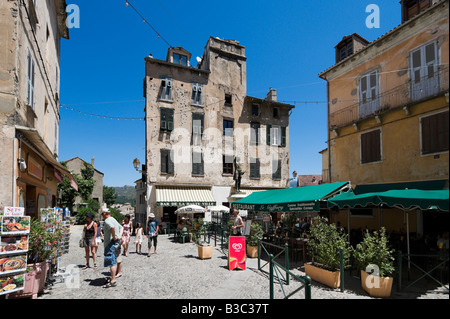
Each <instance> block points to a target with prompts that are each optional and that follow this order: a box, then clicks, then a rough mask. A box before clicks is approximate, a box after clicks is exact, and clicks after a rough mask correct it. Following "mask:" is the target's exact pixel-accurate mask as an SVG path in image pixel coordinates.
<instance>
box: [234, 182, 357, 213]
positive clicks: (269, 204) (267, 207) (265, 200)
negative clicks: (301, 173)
mask: <svg viewBox="0 0 450 319" xmlns="http://www.w3.org/2000/svg"><path fill="white" fill-rule="evenodd" d="M349 187H350V184H349V182H341V183H332V184H320V185H313V186H303V187H293V188H284V189H275V190H269V191H261V192H254V193H252V194H250V195H249V196H247V197H245V198H243V199H240V200H238V201H235V202H233V203H231V208H232V209H242V210H249V211H259V212H319V211H320V202H321V201H324V200H326V199H327V198H328V197H330V196H334V195H336V194H337V193H339V192H341V191H343V190H346V189H348V188H349Z"/></svg>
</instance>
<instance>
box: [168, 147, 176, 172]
mask: <svg viewBox="0 0 450 319" xmlns="http://www.w3.org/2000/svg"><path fill="white" fill-rule="evenodd" d="M173 157H174V152H173V151H168V156H167V162H168V167H167V174H174V172H175V165H174V162H173V159H174V158H173Z"/></svg>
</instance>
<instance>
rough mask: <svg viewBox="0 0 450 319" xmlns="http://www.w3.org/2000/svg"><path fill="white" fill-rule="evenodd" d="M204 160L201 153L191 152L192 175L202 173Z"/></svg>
mask: <svg viewBox="0 0 450 319" xmlns="http://www.w3.org/2000/svg"><path fill="white" fill-rule="evenodd" d="M204 166H205V165H204V162H203V154H202V153H195V152H194V153H192V175H203V174H204Z"/></svg>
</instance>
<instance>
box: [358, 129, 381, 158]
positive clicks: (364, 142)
mask: <svg viewBox="0 0 450 319" xmlns="http://www.w3.org/2000/svg"><path fill="white" fill-rule="evenodd" d="M380 138H381V131H380V130H375V131H371V132H368V133H364V134H361V163H371V162H377V161H380V160H381V140H380Z"/></svg>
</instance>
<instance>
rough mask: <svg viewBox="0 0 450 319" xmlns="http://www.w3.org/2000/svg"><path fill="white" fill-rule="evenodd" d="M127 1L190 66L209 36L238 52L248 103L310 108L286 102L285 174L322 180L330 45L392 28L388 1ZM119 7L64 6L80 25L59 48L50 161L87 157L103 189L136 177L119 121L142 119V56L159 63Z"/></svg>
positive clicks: (137, 136) (150, 38) (146, 30)
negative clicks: (188, 56) (270, 97)
mask: <svg viewBox="0 0 450 319" xmlns="http://www.w3.org/2000/svg"><path fill="white" fill-rule="evenodd" d="M130 2H131V3H132V5H133V6H134V7H135V8H136V9H137V10H138V11H139V12H140V13H141V14H142V15H143V16H144V17H145V18H146V20H147V21H148V22H149V23H150V24H151V25H152V26H153V27H154V28H155V29H156V30H157V31H158V32H159V33H160V34H161V35H162V37H163V38H164V39H165V40H166V41H167V42H168V43H169V44H170V45H172V46H175V47H176V46H182V47H183V48H185V49H186V50H188V51H189V52H191V53H192V60H191V64H192V65H194V66H195V65H196V64H197V63H196V60H195V58H196V57H197V56H201V55H202V53H203V51H204V47H205V45H206V42H207V40H208V38H209V37H210V36H215V37H219V38H222V39H235V40H237V41H239V42H240V44H241V45H243V46H245V47H246V56H247V94H248V95H250V96H254V97H259V98H264V97H265V95H266V93H267V92H268V90H269V88H270V87H273V88H275V89H277V90H278V101H308V102H310V103H295V109H294V111H293V113H292V115H291V117H290V171H291V172H292V171H294V170H295V171H297V172H298V174H302V175H306V174H321V173H322V158H321V155H320V154H319V152H320V151H321V150H323V149H325V148H326V147H327V144H326V139H327V131H326V104H325V103H323V101H326V82H325V81H324V80H322V79H320V78H319V77H318V74H319V73H320V72H321V71H323V70H325V69H327V68H329V67H330V66H332V65H333V64H334V62H335V61H334V59H335V53H334V46H335V45H336V44H337V43H338V42H339V41H340V40H341V39H342V37H344V36H346V35H349V34H352V33H354V32H356V33H358V34H360V35H361V36H363V37H364V38H366V39H367V40H369V41H373V40H375V39H376V38H378V37H379V36H381V35H383V34H385V33H386V32H388V31H390V30H391V29H393V28H394V27H396V26H397V25H399V24H400V19H401V13H400V4H399V1H392V0H378V1H376V0H370V1H361V0H342V1H336V0H334V1H331V0H320V1H306V0H277V1H266V0H258V1H257V0H249V1H246V0H244V1H242V0H241V1H235V0H229V1H226V2H223V1H214V0H209V1H207V0H197V1H194V2H187V1H179V0H172V1H163V0H153V1H149V0H130ZM125 3H126V1H125V0H95V1H92V0H79V1H75V0H73V1H71V0H67V4H76V5H77V6H78V8H79V13H80V15H79V21H80V25H79V28H71V29H70V40H65V39H62V44H61V50H62V52H61V94H60V96H61V101H60V102H61V104H62V105H63V106H62V107H61V108H60V111H61V120H60V143H59V160H60V161H64V160H67V159H70V158H72V157H75V156H79V157H80V158H82V159H84V160H86V161H90V160H91V158H92V157H95V167H96V168H97V169H98V170H100V171H101V172H103V173H104V174H105V175H104V179H103V183H104V185H107V186H123V185H134V181H136V180H137V179H139V178H140V174H139V173H138V172H136V171H135V169H134V168H133V165H132V161H133V159H134V158H136V157H137V158H139V160H140V161H141V162H144V161H145V158H144V154H145V149H144V147H145V140H144V134H145V133H144V125H145V123H144V120H130V119H128V120H125V119H123V118H143V117H144V112H143V110H144V97H143V88H142V83H143V78H144V57H146V56H147V55H148V54H150V53H151V54H152V55H153V56H154V57H155V58H157V59H165V57H166V54H167V49H168V45H167V44H166V43H165V42H164V41H163V40H162V39H161V38H158V37H157V35H156V33H155V32H154V31H153V30H152V29H151V28H150V27H149V26H148V25H147V24H145V23H144V22H143V20H142V19H141V18H140V17H139V16H138V15H137V14H136V12H135V11H134V10H133V9H132V8H131V7H127V6H126V5H125ZM369 4H376V5H377V6H378V7H379V9H380V28H371V29H370V28H368V27H367V26H366V18H367V17H368V16H369V15H370V13H366V7H367V6H368V5H369ZM316 101H317V102H318V103H315V102H316ZM289 103H291V104H294V103H293V102H289ZM78 111H80V112H78ZM90 114H95V115H101V116H99V117H97V116H91V115H90ZM104 116H105V117H106V118H105V117H104ZM111 117H113V118H114V119H111ZM116 117H119V118H121V119H116ZM291 175H292V174H291Z"/></svg>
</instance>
